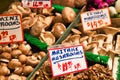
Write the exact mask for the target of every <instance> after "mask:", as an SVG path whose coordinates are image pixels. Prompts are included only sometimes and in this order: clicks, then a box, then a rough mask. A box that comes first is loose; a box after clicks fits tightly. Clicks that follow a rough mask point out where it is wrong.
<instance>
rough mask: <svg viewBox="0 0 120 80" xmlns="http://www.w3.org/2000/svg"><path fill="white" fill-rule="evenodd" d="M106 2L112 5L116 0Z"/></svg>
mask: <svg viewBox="0 0 120 80" xmlns="http://www.w3.org/2000/svg"><path fill="white" fill-rule="evenodd" d="M106 2H107V3H108V4H109V6H110V5H112V4H114V2H115V0H106Z"/></svg>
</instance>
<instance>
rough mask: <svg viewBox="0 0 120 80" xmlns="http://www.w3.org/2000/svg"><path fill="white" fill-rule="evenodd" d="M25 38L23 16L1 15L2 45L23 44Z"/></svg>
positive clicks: (0, 35)
mask: <svg viewBox="0 0 120 80" xmlns="http://www.w3.org/2000/svg"><path fill="white" fill-rule="evenodd" d="M23 37H24V36H23V31H22V27H21V16H20V15H17V14H16V15H15V14H1V15H0V43H11V42H22V41H23Z"/></svg>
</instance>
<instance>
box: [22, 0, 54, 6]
mask: <svg viewBox="0 0 120 80" xmlns="http://www.w3.org/2000/svg"><path fill="white" fill-rule="evenodd" d="M22 6H23V7H30V8H50V7H52V3H51V0H22Z"/></svg>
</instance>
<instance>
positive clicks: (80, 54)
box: [48, 45, 87, 77]
mask: <svg viewBox="0 0 120 80" xmlns="http://www.w3.org/2000/svg"><path fill="white" fill-rule="evenodd" d="M48 53H49V58H50V62H51V69H52V74H53V77H57V76H60V75H64V74H68V73H72V72H78V71H81V70H86V69H87V63H86V58H85V54H84V50H83V46H81V45H75V46H69V47H62V48H51V49H48Z"/></svg>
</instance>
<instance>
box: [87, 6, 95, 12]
mask: <svg viewBox="0 0 120 80" xmlns="http://www.w3.org/2000/svg"><path fill="white" fill-rule="evenodd" d="M88 10H89V11H92V10H96V9H95V7H93V6H90V7H89V8H88Z"/></svg>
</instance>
